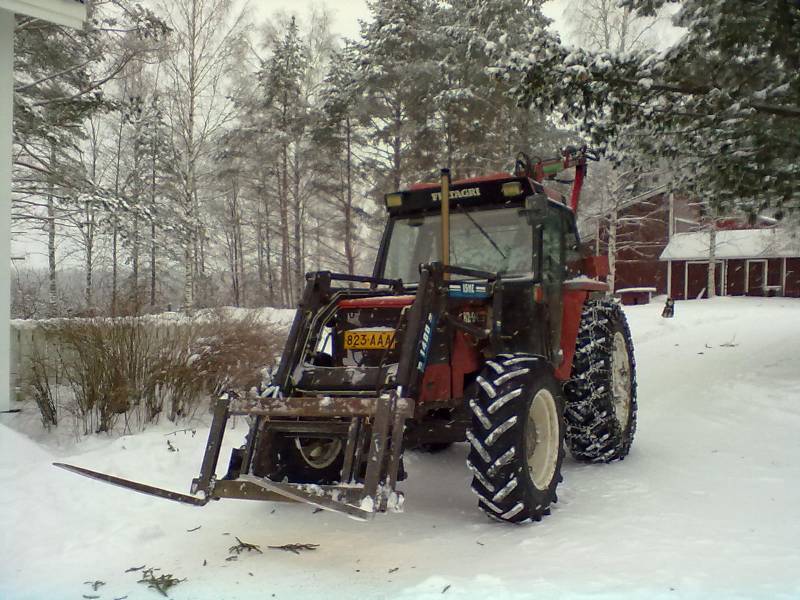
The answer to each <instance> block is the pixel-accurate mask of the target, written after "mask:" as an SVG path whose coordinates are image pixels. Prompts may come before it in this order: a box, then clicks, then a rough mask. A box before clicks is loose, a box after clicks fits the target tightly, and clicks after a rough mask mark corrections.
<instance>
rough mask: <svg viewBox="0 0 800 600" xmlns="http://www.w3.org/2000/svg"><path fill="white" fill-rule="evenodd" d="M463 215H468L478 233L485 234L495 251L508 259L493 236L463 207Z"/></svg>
mask: <svg viewBox="0 0 800 600" xmlns="http://www.w3.org/2000/svg"><path fill="white" fill-rule="evenodd" d="M461 213H462V214H464V215H466V217H467V218H468V219H469V220H470V221H472V224H473V225H475V227H476V228H477V229H478V231H480V232H481V233H482V234H483V237H485V238H486V239H487V240H489V243H490V244H491V245H492V246H494V249H495V250H497V252H498V253H499V254H500V256H502V257H503V258H507V257H506V255H505V254H503V251H502V250H500V246H498V245H497V244H496V243H495V241H494V240H493V239H492V236H490V235H489V234H488V233H486V230H485V229H484V228H483V227H481V226H480V223H478V222H477V221H476V220H475V219H473V218H472V215H471V214H469V212H467V210H466V209H465V208H463V207H462V208H461Z"/></svg>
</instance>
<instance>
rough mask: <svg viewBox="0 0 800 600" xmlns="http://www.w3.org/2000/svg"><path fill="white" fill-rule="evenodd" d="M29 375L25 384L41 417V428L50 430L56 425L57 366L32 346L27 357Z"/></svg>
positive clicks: (40, 350)
mask: <svg viewBox="0 0 800 600" xmlns="http://www.w3.org/2000/svg"><path fill="white" fill-rule="evenodd" d="M28 358H29V361H30V375H29V379H28V381H27V382H26V383H27V384H28V388H29V389H30V393H31V395H32V396H33V399H34V400H35V401H36V405H37V406H38V407H39V414H40V415H41V417H42V426H43V427H44V428H45V429H47V430H48V431H49V430H50V428H51V427H55V426H56V425H58V402H57V400H56V394H55V393H54V391H53V388H54V386H56V385H58V380H59V372H58V365H57V364H56V363H53V362H52V361H49V360H48V358H47V354H46V352H45V351H44V350H43V349H42V348H41V347H39V346H38V345H37V344H34V345H33V347H32V348H31V353H30V355H29V357H28Z"/></svg>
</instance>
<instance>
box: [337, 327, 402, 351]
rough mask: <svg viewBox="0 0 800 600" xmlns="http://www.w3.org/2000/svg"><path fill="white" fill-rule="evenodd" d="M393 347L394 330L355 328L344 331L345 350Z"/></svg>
mask: <svg viewBox="0 0 800 600" xmlns="http://www.w3.org/2000/svg"><path fill="white" fill-rule="evenodd" d="M389 348H394V331H385V330H370V329H357V330H354V331H345V332H344V349H345V350H387V349H389Z"/></svg>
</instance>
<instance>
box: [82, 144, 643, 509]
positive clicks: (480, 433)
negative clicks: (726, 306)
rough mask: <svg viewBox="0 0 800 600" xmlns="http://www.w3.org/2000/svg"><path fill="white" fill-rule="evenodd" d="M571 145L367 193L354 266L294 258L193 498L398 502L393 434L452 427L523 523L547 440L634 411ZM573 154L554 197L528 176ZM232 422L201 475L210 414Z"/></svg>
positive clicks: (434, 442)
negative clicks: (240, 419) (252, 384)
mask: <svg viewBox="0 0 800 600" xmlns="http://www.w3.org/2000/svg"><path fill="white" fill-rule="evenodd" d="M593 158H596V157H595V155H594V154H593V153H591V151H588V150H587V149H586V148H581V149H576V148H568V149H567V150H566V151H565V152H564V153H563V155H562V156H561V157H559V158H557V159H551V160H546V161H537V162H535V163H531V161H530V160H528V159H527V157H525V156H524V155H523V156H521V158H520V159H518V161H517V166H516V168H515V172H514V174H513V175H508V174H498V175H492V176H488V177H480V178H474V179H464V180H458V181H453V182H451V181H450V177H449V173H447V172H446V171H443V176H442V179H441V182H439V183H436V184H422V185H414V186H411V187H410V188H409V189H407V190H403V191H399V192H395V193H392V194H388V195H387V196H386V198H385V200H386V208H387V211H388V222H387V225H386V229H385V231H384V234H383V238H382V240H381V244H380V248H379V250H378V256H377V260H376V263H375V268H374V272H373V274H372V276H369V277H368V276H353V275H343V274H335V273H330V272H327V271H323V272H317V273H309V274H308V275H307V276H306V280H307V281H306V288H305V291H304V293H303V297H302V300H301V302H300V305H299V307H298V310H297V314H296V316H295V319H294V323H293V324H292V327H291V330H290V333H289V337H288V340H287V343H286V347H285V349H284V351H283V355H282V358H281V361H280V365H279V367H278V369H277V372H276V373H275V376H274V378H273V380H272V385H270V386H269V387H266V388H265V389H262V390H259V391H258V393H257V394H250V395H243V396H237V395H235V394H233V393H230V394H226V395H225V396H224V397H223V398H222V399H220V400H219V401H218V402H217V405H216V410H215V414H214V420H213V423H212V427H211V431H210V434H209V439H208V444H207V447H206V452H205V457H204V460H203V465H202V467H201V472H200V476H199V477H198V478H197V479H195V480H194V481H193V485H192V493H193V494H195V493H197V492H202V493H203V497H197V496H189V495H185V494H177V493H174V492H168V491H165V490H159V489H156V488H150V487H149V486H144V485H142V484H137V483H133V482H128V481H126V480H120V479H118V478H115V477H111V476H108V475H101V474H98V473H94V472H91V471H87V470H85V469H82V468H79V467H68V468H70V469H72V470H74V471H77V472H80V473H82V474H84V475H89V476H92V477H95V478H99V479H103V480H105V481H109V482H111V483H116V484H119V485H124V486H126V487H129V488H132V489H136V490H138V491H143V492H146V493H151V494H156V495H159V496H162V497H167V498H170V499H173V500H179V501H183V502H189V503H192V504H205V503H206V502H208V501H209V500H210V499H218V498H224V497H232V498H247V499H257V500H292V501H302V502H308V503H311V504H314V505H316V506H319V507H321V508H325V509H330V510H337V511H341V512H345V513H347V514H350V515H352V516H356V517H363V516H367V515H369V514H371V513H374V512H379V511H386V510H390V509H393V508H397V507H398V506H399V504H400V502H401V501H402V494H401V493H400V492H398V491H397V482H398V480H402V479H403V477H404V471H403V468H402V455H403V452H404V451H405V450H408V449H412V448H420V449H424V450H428V451H436V450H439V449H442V448H444V447H446V446H448V445H449V444H452V443H453V442H459V441H464V440H467V441H469V444H470V452H469V457H468V460H467V466H468V467H469V469H470V470H471V471H472V474H473V481H472V489H473V490H474V491H475V493H476V494H477V496H478V505H479V507H480V508H481V509H482V510H483V511H485V512H486V513H487V514H488V515H489V516H490V517H492V518H494V519H498V520H501V521H508V522H527V521H531V520H533V521H538V520H540V519H541V518H542V516H543V515H546V514H548V513H549V510H550V508H549V507H550V505H551V504H552V503H554V502H555V501H556V487H557V486H558V483H559V482H560V481H561V463H562V459H563V457H564V446H565V441H566V446H567V447H568V448H569V450H570V451H571V453H572V454H573V456H574V457H575V458H576V459H578V460H581V461H589V462H609V461H613V460H617V459H622V458H624V457H625V456H626V455H627V454H628V452H629V450H630V447H631V443H632V440H633V435H634V430H635V428H636V378H635V363H634V357H633V346H632V342H631V337H630V332H629V330H628V325H627V322H626V320H625V316H624V314H623V312H622V309H621V308H620V306H619V304H618V303H616V302H614V301H613V300H612V299H610V297H609V293H608V288H607V286H606V284H605V283H603V282H602V281H600V280H599V279H598V278H599V277H603V276H604V275H605V274H606V273H605V272H604V268H607V263H605V262H604V261H603V260H601V259H600V258H599V257H592V256H588V255H586V254H585V253H582V251H581V246H580V243H579V239H578V232H577V228H576V223H575V212H576V210H577V206H578V200H579V197H580V190H581V185H582V183H583V178H584V175H585V172H586V165H587V160H590V159H593ZM567 168H575V170H576V176H575V180H574V183H573V189H572V198H571V201H570V204H569V205H567V203H566V202H565V201H564V200H563V198H562V197H561V195H560V194H558V193H557V192H554V191H552V190H548V189H546V188H544V187H543V186H542V181H543V180H544V179H545V178H547V177H555V175H556V174H557V173H559V172H560V171H562V170H564V169H567ZM230 415H249V416H250V417H251V418H250V429H249V433H248V435H247V438H246V440H245V443H244V445H242V446H241V448H238V449H236V450H234V452H233V455H232V456H231V459H230V462H229V467H228V472H227V474H226V475H225V476H224V477H222V478H217V475H216V465H217V461H218V458H219V452H220V446H221V443H222V436H223V434H224V431H225V424H226V422H227V419H228V417H229V416H230Z"/></svg>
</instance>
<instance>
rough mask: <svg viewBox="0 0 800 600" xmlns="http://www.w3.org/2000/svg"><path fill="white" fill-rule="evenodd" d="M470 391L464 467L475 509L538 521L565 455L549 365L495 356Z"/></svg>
mask: <svg viewBox="0 0 800 600" xmlns="http://www.w3.org/2000/svg"><path fill="white" fill-rule="evenodd" d="M474 389H475V392H474V394H473V397H472V398H470V399H469V406H470V408H471V410H472V426H471V427H470V429H469V430H468V431H467V439H468V440H469V442H470V452H469V458H468V460H467V466H468V467H469V469H470V470H471V471H472V473H473V480H472V489H473V491H474V492H475V493H476V494H477V495H478V506H479V507H480V508H481V510H483V511H484V512H485V513H486V514H488V515H489V516H490V517H492V518H493V519H497V520H500V521H508V522H511V523H524V522H528V521H539V520H541V518H542V516H544V515H547V514H549V513H550V505H551V504H552V503H554V502H556V500H557V498H556V486H557V485H558V483H559V482H560V481H561V461H562V460H563V458H564V450H563V447H564V434H565V431H564V430H565V426H564V419H563V410H564V408H563V407H564V403H563V399H562V396H561V389H560V386H559V385H558V383H557V381H556V379H555V377H554V376H553V373H552V369H551V367H550V365H549V364H547V363H546V362H545V361H544V360H543V359H542V358H540V357H537V356H532V355H529V354H504V355H498V357H497V358H495V359H494V360H490V361H488V362H487V363H486V367H484V370H483V372H482V373H481V375H480V376H479V377H478V379H477V385H476V386H475V388H474Z"/></svg>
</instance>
